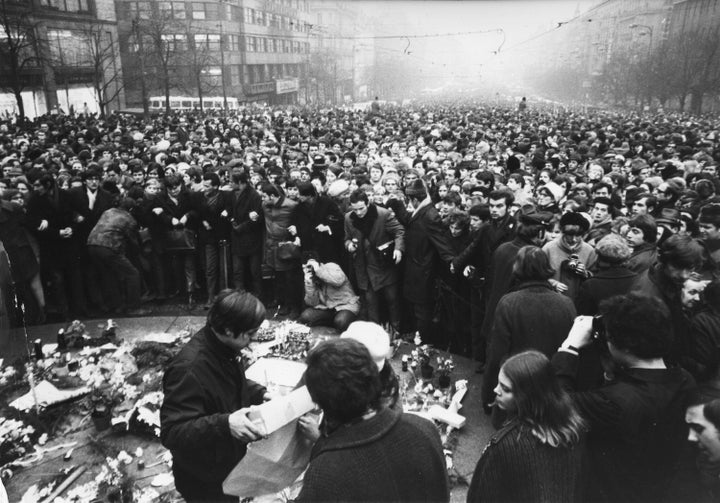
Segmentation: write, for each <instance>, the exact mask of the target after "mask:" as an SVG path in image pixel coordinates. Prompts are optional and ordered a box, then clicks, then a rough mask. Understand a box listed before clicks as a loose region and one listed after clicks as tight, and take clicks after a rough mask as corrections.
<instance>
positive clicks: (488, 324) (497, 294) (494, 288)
mask: <svg viewBox="0 0 720 503" xmlns="http://www.w3.org/2000/svg"><path fill="white" fill-rule="evenodd" d="M551 220H552V213H539V212H532V213H528V214H521V215H520V217H519V218H518V226H517V235H516V236H515V239H513V240H512V241H510V242H508V243H503V244H501V245H500V246H499V247H498V249H497V250H495V253H493V255H492V260H491V261H490V268H489V270H488V273H487V281H486V284H485V289H486V291H487V294H486V297H487V305H486V310H485V316H484V318H483V323H482V327H481V329H480V334H479V338H475V339H474V340H473V352H474V356H475V359H476V360H477V361H478V362H479V366H478V369H477V371H478V372H483V371H484V370H485V364H486V361H487V348H488V346H489V345H490V336H491V333H492V327H493V323H494V321H495V309H496V307H497V305H498V302H500V299H501V298H502V297H503V296H504V295H505V294H507V293H508V292H510V291H511V289H512V287H513V286H514V283H516V281H517V279H516V278H515V277H514V276H513V273H512V271H513V265H514V264H515V257H517V254H518V252H519V251H520V250H521V249H522V248H523V247H525V246H528V245H535V246H541V245H542V243H543V240H544V239H545V231H546V230H547V227H548V225H549V224H550V221H551ZM454 263H455V262H454V261H453V264H454ZM474 309H480V307H474Z"/></svg>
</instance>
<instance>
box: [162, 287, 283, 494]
mask: <svg viewBox="0 0 720 503" xmlns="http://www.w3.org/2000/svg"><path fill="white" fill-rule="evenodd" d="M264 319H265V306H263V305H262V303H261V302H260V301H259V300H258V299H256V298H255V297H253V296H252V295H251V294H249V293H247V292H237V291H234V290H223V291H222V292H220V294H219V295H218V296H217V297H216V298H215V300H214V301H213V305H212V306H211V307H210V312H209V313H208V318H207V324H206V325H205V327H204V328H202V329H201V330H200V331H198V332H197V333H196V334H195V335H194V336H193V337H192V339H190V341H189V342H188V343H187V344H186V345H185V347H184V348H183V349H182V350H181V351H180V353H178V355H177V356H176V357H175V358H174V359H173V360H172V361H171V362H170V364H169V365H168V368H167V369H166V370H165V375H164V376H163V393H164V396H165V398H164V400H163V404H162V408H161V409H160V440H161V441H162V444H163V445H164V446H165V447H167V448H168V449H169V450H170V452H171V453H172V457H173V465H172V471H173V475H174V477H175V487H176V488H177V490H178V492H180V494H181V495H182V496H183V498H185V501H188V502H207V503H210V502H213V503H218V502H231V501H235V502H237V500H238V498H237V496H227V495H225V494H224V492H223V489H222V483H223V481H224V480H225V478H226V477H227V476H228V474H229V473H230V471H231V470H232V469H233V468H235V465H237V464H238V462H239V461H240V460H241V459H242V458H243V456H245V452H246V449H247V444H249V443H250V442H253V441H256V440H259V439H260V438H262V432H261V431H260V430H259V428H258V427H257V425H256V424H254V423H253V422H252V421H251V420H250V419H249V418H248V413H249V411H250V406H252V405H258V404H260V403H262V402H263V400H266V399H268V398H270V397H269V396H268V394H267V390H266V389H265V387H264V386H261V385H260V384H258V383H256V382H253V381H250V380H249V379H247V378H246V377H245V372H244V370H243V367H242V365H239V364H238V362H237V358H238V356H239V355H240V351H241V350H242V349H243V348H245V347H247V346H248V344H250V337H251V336H252V335H253V334H254V333H255V332H256V331H257V329H258V328H259V327H260V324H261V323H262V322H263V320H264Z"/></svg>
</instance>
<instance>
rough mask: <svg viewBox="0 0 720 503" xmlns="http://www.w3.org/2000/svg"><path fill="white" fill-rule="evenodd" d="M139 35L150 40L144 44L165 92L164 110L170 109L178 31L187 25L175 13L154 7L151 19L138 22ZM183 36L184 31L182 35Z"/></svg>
mask: <svg viewBox="0 0 720 503" xmlns="http://www.w3.org/2000/svg"><path fill="white" fill-rule="evenodd" d="M136 26H137V31H138V35H139V37H140V38H141V39H142V40H143V41H145V40H146V41H147V42H148V43H147V44H144V45H143V46H142V48H141V51H142V52H143V53H144V54H141V55H140V57H141V58H142V57H146V56H147V59H148V60H149V62H150V64H151V66H152V67H153V68H154V70H155V76H156V77H157V84H158V86H159V88H160V89H161V90H162V91H163V94H164V95H165V112H166V113H168V114H169V113H170V89H171V88H172V87H173V86H174V85H175V84H176V83H177V75H176V66H177V64H178V63H179V55H178V52H177V51H176V45H177V42H178V40H179V39H178V38H177V37H178V35H177V34H178V33H183V34H184V33H185V27H184V26H183V25H181V24H180V23H178V22H177V21H175V19H174V18H173V16H172V13H171V12H169V11H166V10H159V9H153V10H152V11H151V12H150V15H149V16H148V19H138V20H137V22H136ZM180 36H181V37H183V36H184V35H180Z"/></svg>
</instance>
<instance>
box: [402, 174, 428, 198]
mask: <svg viewBox="0 0 720 503" xmlns="http://www.w3.org/2000/svg"><path fill="white" fill-rule="evenodd" d="M405 194H406V195H407V196H408V197H416V198H418V199H425V198H426V197H427V189H426V188H425V183H423V181H422V180H420V179H419V178H418V179H416V180H413V181H412V182H411V183H410V185H408V186H407V187H406V188H405Z"/></svg>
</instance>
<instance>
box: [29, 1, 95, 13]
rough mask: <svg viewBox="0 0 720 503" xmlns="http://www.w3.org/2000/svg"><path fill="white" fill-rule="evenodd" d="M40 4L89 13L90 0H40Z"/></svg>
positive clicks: (62, 9)
mask: <svg viewBox="0 0 720 503" xmlns="http://www.w3.org/2000/svg"><path fill="white" fill-rule="evenodd" d="M40 5H41V6H43V7H45V8H48V9H54V10H60V11H63V12H86V13H90V9H91V7H92V0H41V2H40Z"/></svg>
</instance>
